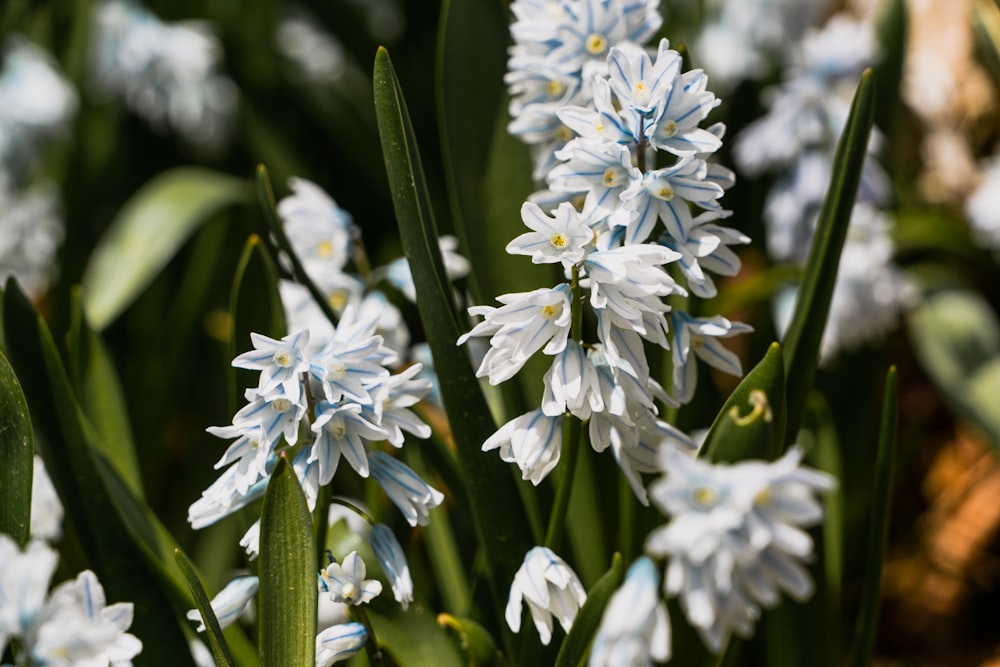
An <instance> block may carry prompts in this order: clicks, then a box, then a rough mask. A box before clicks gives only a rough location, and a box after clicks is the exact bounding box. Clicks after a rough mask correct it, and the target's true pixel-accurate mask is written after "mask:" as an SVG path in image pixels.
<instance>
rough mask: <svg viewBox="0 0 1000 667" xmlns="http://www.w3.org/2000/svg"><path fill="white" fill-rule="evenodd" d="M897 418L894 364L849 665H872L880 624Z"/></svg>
mask: <svg viewBox="0 0 1000 667" xmlns="http://www.w3.org/2000/svg"><path fill="white" fill-rule="evenodd" d="M896 421H897V412H896V367H895V366H893V367H891V368H890V369H889V372H888V374H887V375H886V378H885V394H884V398H883V400H882V419H881V424H880V426H879V435H878V453H877V454H876V457H875V485H874V489H873V490H872V499H871V503H870V505H869V507H870V508H871V511H870V516H871V523H870V524H869V526H868V554H867V558H866V564H865V573H866V574H865V583H864V588H863V589H862V591H861V605H860V608H859V610H858V615H857V621H856V624H855V626H854V642H853V644H852V646H851V658H850V660H849V662H848V664H849V665H857V667H863V666H864V665H869V664H871V654H872V648H873V647H874V643H875V630H876V627H877V625H878V612H879V602H880V598H881V595H880V594H881V589H882V566H883V563H884V560H885V550H886V542H887V540H888V535H889V506H890V503H891V497H890V491H891V490H892V459H893V453H894V451H895V449H896Z"/></svg>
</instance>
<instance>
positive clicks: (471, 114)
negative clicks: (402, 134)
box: [437, 0, 520, 303]
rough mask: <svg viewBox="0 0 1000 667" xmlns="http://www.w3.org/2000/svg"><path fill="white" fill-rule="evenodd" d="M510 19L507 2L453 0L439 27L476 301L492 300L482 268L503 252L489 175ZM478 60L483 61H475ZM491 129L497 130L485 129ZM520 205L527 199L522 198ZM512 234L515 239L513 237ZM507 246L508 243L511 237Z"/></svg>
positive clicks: (451, 157) (446, 137)
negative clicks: (495, 232)
mask: <svg viewBox="0 0 1000 667" xmlns="http://www.w3.org/2000/svg"><path fill="white" fill-rule="evenodd" d="M506 26H507V17H506V16H504V12H503V7H502V6H501V3H499V2H481V1H480V0H445V2H444V4H443V6H442V8H441V25H440V29H439V31H438V53H437V69H438V91H437V92H438V128H439V131H440V133H441V146H442V151H441V152H442V156H443V158H444V166H445V175H446V176H447V185H448V195H449V200H450V204H451V215H452V225H453V227H454V228H455V233H456V235H457V236H458V238H459V240H460V241H461V243H462V248H463V250H464V251H465V253H466V255H467V256H468V257H469V258H470V259H472V260H473V261H474V262H475V266H476V271H473V272H472V273H471V274H470V275H469V289H470V292H471V294H472V297H473V299H475V300H476V301H477V302H479V303H482V302H483V301H484V300H485V299H491V298H492V297H493V295H494V293H495V292H487V290H494V289H495V288H496V286H495V285H491V284H490V281H489V275H490V272H489V271H488V270H481V262H489V261H490V260H491V259H492V258H494V257H497V256H499V255H502V254H503V253H497V252H494V249H495V248H497V247H502V245H501V246H497V245H494V246H490V245H488V242H489V240H490V239H491V237H490V236H489V235H487V234H483V233H481V232H482V231H483V230H485V229H487V226H488V224H489V223H488V215H489V208H488V207H486V206H483V194H484V179H485V177H486V170H487V164H488V163H487V160H484V159H483V156H484V155H489V154H490V143H491V141H492V139H493V136H492V128H493V127H494V126H495V125H496V123H497V117H498V112H499V111H500V108H501V104H502V103H503V75H504V71H505V70H506V67H507V63H506V58H505V50H506V45H507V39H508V38H507V29H506ZM470 62H475V63H476V66H475V67H469V63H470ZM483 128H490V130H491V131H489V132H484V131H483ZM517 205H520V202H517ZM508 240H509V239H508ZM503 244H504V245H505V244H506V241H504V242H503Z"/></svg>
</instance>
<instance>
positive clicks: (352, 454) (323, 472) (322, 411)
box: [308, 401, 389, 485]
mask: <svg viewBox="0 0 1000 667" xmlns="http://www.w3.org/2000/svg"><path fill="white" fill-rule="evenodd" d="M312 430H313V432H314V433H315V434H316V438H315V440H313V444H312V450H311V452H310V454H309V459H308V460H309V462H312V461H318V462H319V483H320V484H321V485H322V484H329V483H330V481H331V480H332V479H333V474H334V473H335V472H336V471H337V464H338V463H339V462H340V457H341V455H343V456H344V458H346V459H347V462H348V463H350V464H351V467H352V468H354V471H355V472H357V473H358V474H359V475H361V476H362V477H367V476H368V455H367V449H366V448H365V441H366V440H367V441H369V442H378V441H380V440H385V439H386V438H387V437H388V435H389V433H388V431H386V430H385V429H384V428H382V427H381V426H379V425H378V424H376V423H373V422H371V421H369V420H368V419H366V418H365V417H364V415H362V414H361V406H360V405H358V404H357V403H337V404H334V403H329V402H327V401H320V402H319V403H317V404H316V419H315V420H314V421H313V424H312Z"/></svg>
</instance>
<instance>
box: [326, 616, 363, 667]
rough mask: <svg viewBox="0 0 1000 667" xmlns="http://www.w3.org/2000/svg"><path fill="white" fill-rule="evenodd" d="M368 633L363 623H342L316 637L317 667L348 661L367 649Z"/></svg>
mask: <svg viewBox="0 0 1000 667" xmlns="http://www.w3.org/2000/svg"><path fill="white" fill-rule="evenodd" d="M367 640H368V631H367V630H366V629H365V626H364V624H362V623H353V622H352V623H341V624H339V625H334V626H332V627H329V628H327V629H326V630H323V631H322V632H320V633H319V634H318V635H316V667H328V665H332V664H333V663H335V662H340V661H341V660H346V659H348V658H350V657H351V656H353V655H354V654H355V653H357V652H359V651H360V650H361V649H363V648H364V647H365V642H366V641H367Z"/></svg>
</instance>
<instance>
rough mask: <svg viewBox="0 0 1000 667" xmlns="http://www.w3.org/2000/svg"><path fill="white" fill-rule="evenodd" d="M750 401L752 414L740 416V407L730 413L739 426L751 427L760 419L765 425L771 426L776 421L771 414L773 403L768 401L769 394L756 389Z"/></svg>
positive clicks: (734, 408) (752, 392)
mask: <svg viewBox="0 0 1000 667" xmlns="http://www.w3.org/2000/svg"><path fill="white" fill-rule="evenodd" d="M748 400H749V401H750V406H751V408H750V412H748V413H747V414H745V415H741V414H740V408H739V406H738V405H734V406H733V407H732V409H731V410H730V411H729V417H730V419H732V420H733V422H734V423H735V424H736V425H737V426H749V425H750V424H752V423H753V422H755V421H756V420H757V419H758V418H762V419H763V420H764V423H765V424H770V423H771V421H772V420H773V419H774V413H773V412H771V403H770V401H768V400H767V394H766V393H764V391H763V390H761V389H754V390H753V391H751V392H750V396H749V397H748Z"/></svg>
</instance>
